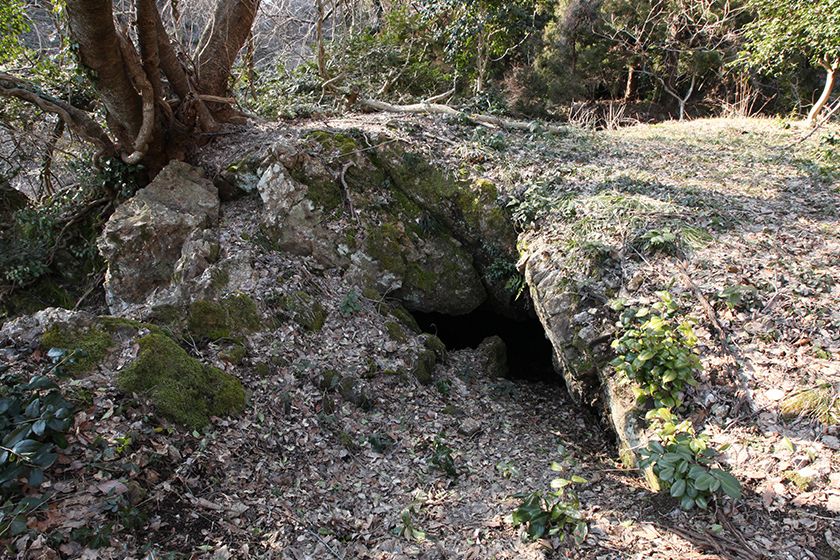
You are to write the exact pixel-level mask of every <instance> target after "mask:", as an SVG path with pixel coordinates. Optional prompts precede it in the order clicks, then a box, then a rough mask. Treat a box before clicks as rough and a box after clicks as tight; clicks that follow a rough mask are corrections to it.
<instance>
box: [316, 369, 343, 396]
mask: <svg viewBox="0 0 840 560" xmlns="http://www.w3.org/2000/svg"><path fill="white" fill-rule="evenodd" d="M340 382H341V375H339V373H338V372H337V371H336V370H334V369H325V370H324V371H323V372H322V373H321V381H320V383H318V387H319V388H320V389H321V390H322V391H334V390H335V389H336V387H338V384H339V383H340Z"/></svg>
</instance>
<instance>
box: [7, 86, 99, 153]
mask: <svg viewBox="0 0 840 560" xmlns="http://www.w3.org/2000/svg"><path fill="white" fill-rule="evenodd" d="M0 96H3V97H16V98H18V99H20V100H22V101H26V102H27V103H31V104H33V105H35V106H36V107H38V108H39V109H41V110H42V111H45V112H47V113H53V114H55V115H58V118H60V119H61V120H63V121H64V122H65V123H67V126H69V127H70V130H72V131H73V132H74V133H76V134H78V135H79V137H80V138H82V139H83V140H85V141H87V142H90V143H92V144H94V145H95V146H96V147H97V148H99V153H98V154H97V158H99V157H101V156H104V155H113V154H114V153H116V148H115V147H114V143H113V142H111V139H110V138H109V137H108V135H107V134H106V133H105V130H104V129H103V128H102V127H101V126H99V125H98V124H97V123H96V121H94V120H93V119H92V118H90V117H89V116H88V114H87V113H85V112H84V111H82V110H81V109H79V108H77V107H74V106H73V105H71V104H69V103H67V102H66V101H63V100H61V99H57V98H55V97H52V96H50V95H47V94H45V93H43V92H40V91H38V90H37V89H36V88H35V87H34V86H33V85H32V84H29V83H27V82H25V81H23V80H20V79H18V78H15V77H14V76H12V75H10V74H6V73H5V72H0Z"/></svg>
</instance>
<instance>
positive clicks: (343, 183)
mask: <svg viewBox="0 0 840 560" xmlns="http://www.w3.org/2000/svg"><path fill="white" fill-rule="evenodd" d="M354 165H356V163H355V162H353V161H348V162H347V163H345V164H344V166H343V167H342V168H341V175H340V176H339V179H340V180H341V194H342V195H344V200H345V201H346V202H347V208H348V209H349V210H350V215H351V216H352V217H353V219H354V220H356V223H357V224H359V225H361V221H360V220H359V215H358V214H356V209H355V208H354V207H353V200H352V199H351V198H350V188H349V187H348V186H347V180H346V179H345V175H346V174H347V170H348V169H350V168H351V167H353V166H354Z"/></svg>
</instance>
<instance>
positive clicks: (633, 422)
mask: <svg viewBox="0 0 840 560" xmlns="http://www.w3.org/2000/svg"><path fill="white" fill-rule="evenodd" d="M530 241H531V242H530V243H529V251H528V253H527V254H525V255H523V258H522V260H521V261H520V263H519V264H520V268H521V270H522V272H523V273H524V275H525V280H526V282H527V283H528V286H529V287H530V292H531V299H532V301H533V303H534V310H535V311H536V313H537V316H538V317H539V319H540V322H541V323H542V324H543V327H544V328H545V331H546V335H547V336H548V338H549V340H550V341H551V344H552V346H553V347H554V359H555V369H557V370H558V371H559V372H560V373H561V375H562V376H563V379H564V381H565V383H566V389H567V390H568V392H569V395H570V396H571V397H572V399H573V400H574V401H575V402H577V403H579V404H582V405H586V406H593V407H596V408H598V409H600V411H601V413H602V414H603V416H604V418H605V420H606V421H607V422H608V423H609V424H610V425H611V426H612V428H613V430H614V431H615V433H616V436H617V438H618V442H619V453H620V455H621V457H622V459H623V460H624V461H625V462H626V463H627V464H629V465H633V464H634V463H635V455H634V453H633V451H632V450H634V449H638V448H639V447H642V446H643V444H644V442H646V439H645V434H644V428H645V423H644V420H643V416H644V414H643V413H642V412H641V411H640V410H639V409H638V408H637V406H636V398H635V396H634V395H633V393H632V391H631V390H630V388H629V387H628V386H627V385H626V384H624V385H622V384H620V383H618V382H617V381H618V380H617V379H616V377H615V373H614V370H613V368H612V366H610V365H609V362H610V360H611V359H612V357H613V355H612V351H611V349H610V342H611V341H612V338H613V332H614V325H613V324H614V321H615V318H614V317H613V316H612V315H611V311H610V308H609V306H608V305H607V302H608V301H609V299H610V298H612V297H614V296H615V295H616V294H617V292H618V289H619V286H620V283H619V280H618V279H619V278H620V271H618V270H617V269H615V267H613V266H612V264H611V263H610V262H609V261H607V262H597V263H594V262H589V263H577V264H575V263H570V259H569V257H568V255H567V254H566V253H565V252H564V251H563V250H562V247H558V246H555V245H554V244H552V243H550V242H545V241H541V240H530ZM592 269H595V270H596V271H597V272H594V273H590V274H586V275H583V271H586V270H592Z"/></svg>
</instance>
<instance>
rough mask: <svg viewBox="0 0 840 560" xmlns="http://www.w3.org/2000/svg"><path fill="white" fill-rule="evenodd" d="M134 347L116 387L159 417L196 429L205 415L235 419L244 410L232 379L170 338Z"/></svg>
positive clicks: (242, 393)
mask: <svg viewBox="0 0 840 560" xmlns="http://www.w3.org/2000/svg"><path fill="white" fill-rule="evenodd" d="M138 344H139V346H140V351H139V354H138V356H137V358H136V359H135V360H134V361H133V362H132V363H131V364H130V365H129V366H127V367H126V368H125V369H123V370H122V371H120V372H119V373H118V374H117V387H118V388H119V389H120V390H121V391H123V392H126V393H141V394H145V395H148V397H149V398H150V399H151V401H152V403H153V404H154V405H155V408H156V410H157V412H158V413H159V414H161V415H162V416H164V417H166V418H169V419H170V420H173V421H175V422H177V423H179V424H182V425H184V426H186V427H188V428H192V429H196V428H201V427H202V426H205V425H206V424H207V423H209V421H210V417H211V416H226V415H230V414H237V413H239V412H241V411H242V409H243V408H244V407H245V390H244V389H243V387H242V384H241V383H240V382H239V380H238V379H236V378H235V377H232V376H230V375H228V374H226V373H225V372H223V371H222V370H220V369H218V368H214V367H211V366H207V365H205V364H202V363H201V362H200V361H198V360H197V359H195V358H193V357H192V356H190V355H189V354H187V352H186V351H185V350H184V349H183V348H181V347H180V346H178V344H177V343H176V342H175V341H174V340H172V339H171V338H169V337H167V336H165V335H162V334H156V333H153V334H148V335H146V336H144V337H142V338H140V339H139V340H138Z"/></svg>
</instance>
